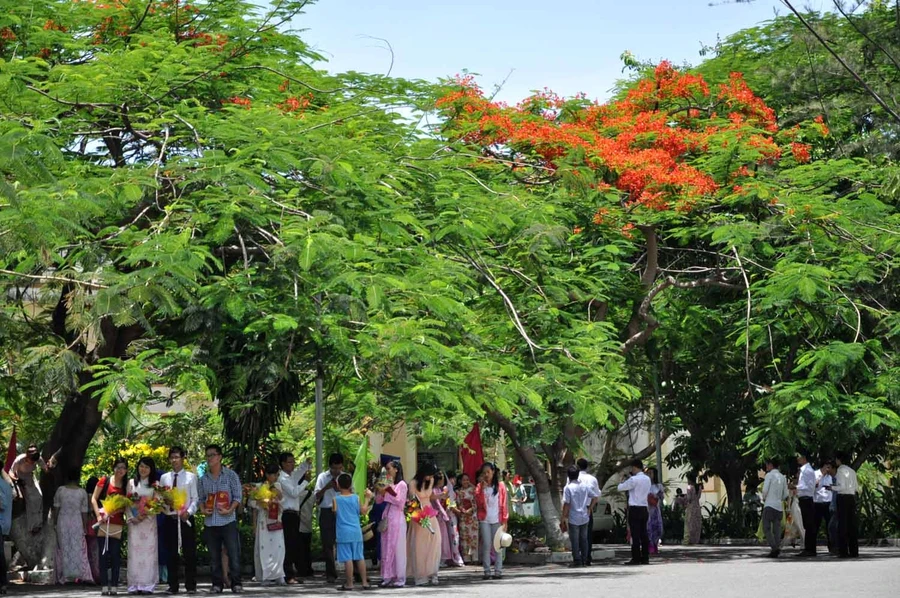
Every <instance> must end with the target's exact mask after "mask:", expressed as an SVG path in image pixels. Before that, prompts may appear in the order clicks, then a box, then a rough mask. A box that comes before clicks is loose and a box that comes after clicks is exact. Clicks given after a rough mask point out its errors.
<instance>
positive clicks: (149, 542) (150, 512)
mask: <svg viewBox="0 0 900 598" xmlns="http://www.w3.org/2000/svg"><path fill="white" fill-rule="evenodd" d="M156 486H157V479H156V464H155V463H154V462H153V459H152V458H150V457H141V459H140V461H138V466H137V474H136V475H135V476H134V479H131V480H128V496H129V497H130V498H131V501H132V502H133V503H134V506H133V507H131V517H129V518H128V593H130V594H152V593H153V589H154V588H155V587H156V582H157V581H159V548H158V546H157V543H158V541H159V534H158V532H157V528H156V515H157V514H158V513H159V512H160V508H159V507H160V506H161V505H160V503H159V500H158V499H157V497H156Z"/></svg>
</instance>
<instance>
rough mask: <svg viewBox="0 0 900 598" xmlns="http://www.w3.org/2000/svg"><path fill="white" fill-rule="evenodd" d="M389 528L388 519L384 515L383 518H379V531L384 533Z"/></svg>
mask: <svg viewBox="0 0 900 598" xmlns="http://www.w3.org/2000/svg"><path fill="white" fill-rule="evenodd" d="M387 529H388V520H387V519H385V518H384V516H382V517H381V519H379V520H378V533H379V534H383V533H385V532H386V531H387Z"/></svg>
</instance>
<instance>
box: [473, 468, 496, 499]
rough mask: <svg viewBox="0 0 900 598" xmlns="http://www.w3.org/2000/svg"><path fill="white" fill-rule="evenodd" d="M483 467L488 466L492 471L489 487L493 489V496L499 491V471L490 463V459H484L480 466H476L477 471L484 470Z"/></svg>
mask: <svg viewBox="0 0 900 598" xmlns="http://www.w3.org/2000/svg"><path fill="white" fill-rule="evenodd" d="M485 467H490V468H491V470H492V471H493V472H494V477H493V478H492V479H491V487H493V489H494V496H496V495H498V494H499V492H500V471H499V470H498V469H497V466H496V465H494V464H493V463H491V462H490V461H485V462H484V463H482V464H481V467H479V468H478V473H479V474H480V473H481V472H483V471H484V468H485Z"/></svg>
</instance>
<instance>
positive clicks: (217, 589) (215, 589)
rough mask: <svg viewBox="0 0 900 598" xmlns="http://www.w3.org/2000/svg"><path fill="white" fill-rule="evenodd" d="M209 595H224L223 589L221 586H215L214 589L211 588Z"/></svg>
mask: <svg viewBox="0 0 900 598" xmlns="http://www.w3.org/2000/svg"><path fill="white" fill-rule="evenodd" d="M209 593H210V594H221V593H222V588H221V587H219V586H213V587H211V588H210V589H209Z"/></svg>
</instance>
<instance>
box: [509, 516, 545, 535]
mask: <svg viewBox="0 0 900 598" xmlns="http://www.w3.org/2000/svg"><path fill="white" fill-rule="evenodd" d="M506 530H507V531H508V532H509V534H510V535H511V536H512V537H513V538H514V539H516V540H518V539H520V538H531V537H532V536H534V537H537V538H540V539H541V540H546V539H547V531H546V529H545V528H544V521H543V519H541V518H540V517H526V516H525V515H518V514H516V513H510V514H509V521H508V522H507V527H506Z"/></svg>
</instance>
